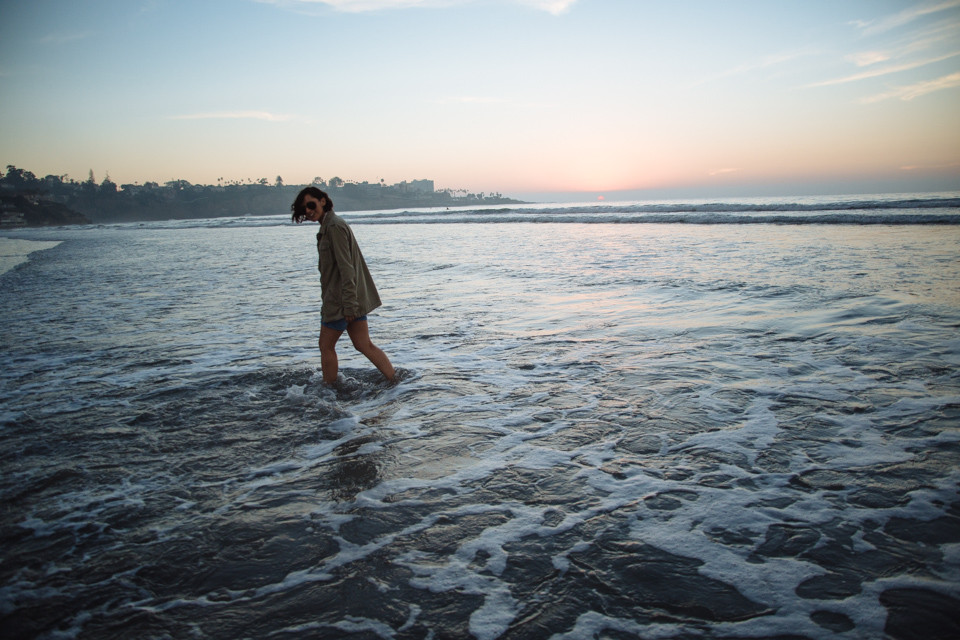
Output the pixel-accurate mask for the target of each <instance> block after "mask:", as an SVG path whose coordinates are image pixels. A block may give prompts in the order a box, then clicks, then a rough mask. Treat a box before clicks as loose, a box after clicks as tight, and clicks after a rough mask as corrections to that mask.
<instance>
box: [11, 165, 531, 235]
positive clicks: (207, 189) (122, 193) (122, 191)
mask: <svg viewBox="0 0 960 640" xmlns="http://www.w3.org/2000/svg"><path fill="white" fill-rule="evenodd" d="M311 184H313V185H314V186H317V187H319V188H320V189H323V190H325V191H326V192H327V193H329V194H330V197H331V199H332V200H333V201H334V202H335V203H336V208H337V211H341V212H342V211H365V210H372V209H386V210H390V209H403V208H420V207H452V206H469V205H498V204H524V202H523V201H521V200H515V199H512V198H508V197H505V196H503V195H502V194H500V193H492V194H488V193H468V192H467V191H465V190H463V189H456V190H454V189H442V190H439V191H437V190H436V189H435V188H434V182H433V180H414V181H411V182H406V181H404V182H401V183H398V184H394V185H387V184H385V183H383V182H379V183H368V182H359V183H358V182H352V181H345V180H342V179H341V178H332V179H330V180H323V179H321V178H314V180H313V182H312V183H311ZM305 186H309V185H287V184H284V183H283V179H282V178H281V177H280V176H277V178H276V179H275V180H274V181H273V182H272V183H271V182H270V181H268V180H267V179H265V178H261V179H260V180H257V181H253V180H247V181H246V182H241V181H235V182H227V183H224V182H222V181H220V184H217V185H194V184H190V183H189V182H187V181H186V180H173V181H170V182H167V183H165V184H163V185H160V184H158V183H156V182H147V183H144V184H142V185H141V184H124V185H117V184H116V183H114V182H113V181H112V180H110V178H109V176H108V177H107V178H105V179H104V180H103V181H102V182H100V183H97V182H96V181H95V179H94V176H93V173H92V172H91V174H90V177H89V179H88V180H85V181H83V182H77V181H74V180H70V179H68V178H67V176H53V175H48V176H45V177H43V178H38V177H37V176H36V175H34V174H33V173H32V172H30V171H26V170H23V169H19V168H17V167H15V166H13V165H8V166H7V171H6V174H5V175H2V176H0V213H2V219H0V226H2V228H5V229H10V228H18V227H42V226H60V225H67V224H101V223H110V222H143V221H156V220H187V219H195V218H219V217H225V216H243V215H255V216H259V215H277V214H282V213H287V212H289V211H290V203H291V202H293V200H294V198H295V197H296V194H297V193H298V192H299V191H300V190H301V189H302V188H304V187H305Z"/></svg>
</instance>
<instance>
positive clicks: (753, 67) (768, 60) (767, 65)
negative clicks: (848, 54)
mask: <svg viewBox="0 0 960 640" xmlns="http://www.w3.org/2000/svg"><path fill="white" fill-rule="evenodd" d="M816 53H817V52H816V51H814V50H813V49H804V50H802V51H788V52H784V53H775V54H771V55H768V56H765V57H763V58H760V59H757V60H753V61H750V62H745V63H744V64H741V65H738V66H736V67H733V68H730V69H727V70H725V71H721V72H720V73H717V74H714V75H712V76H710V77H708V78H704V79H702V80H699V81H697V82H694V83H692V85H691V86H694V87H696V86H699V85H702V84H706V83H708V82H713V81H715V80H723V79H725V78H730V77H734V76H740V75H744V74H747V73H752V72H754V71H763V70H766V69H772V68H775V67H779V66H781V65H784V64H787V63H789V62H793V61H794V60H797V59H799V58H803V57H806V56H811V55H815V54H816Z"/></svg>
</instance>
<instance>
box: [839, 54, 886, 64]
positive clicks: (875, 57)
mask: <svg viewBox="0 0 960 640" xmlns="http://www.w3.org/2000/svg"><path fill="white" fill-rule="evenodd" d="M846 59H847V60H849V61H850V62H852V63H853V64H855V65H857V66H858V67H869V66H870V65H872V64H878V63H880V62H886V61H887V60H889V59H890V55H889V54H886V53H883V52H882V51H861V52H860V53H852V54H850V55H849V56H847V58H846Z"/></svg>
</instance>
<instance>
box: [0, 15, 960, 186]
mask: <svg viewBox="0 0 960 640" xmlns="http://www.w3.org/2000/svg"><path fill="white" fill-rule="evenodd" d="M0 163H2V165H3V166H7V165H15V166H17V167H19V168H21V169H26V170H29V171H32V172H34V173H35V174H37V175H38V176H44V175H48V174H54V175H68V176H69V177H70V178H72V179H75V180H86V179H87V178H88V176H89V172H90V171H93V172H94V176H95V179H96V180H97V181H98V182H99V181H101V180H103V179H104V178H105V177H107V176H108V175H109V177H110V179H111V180H113V181H114V182H116V183H117V184H121V185H122V184H125V183H143V182H147V181H154V182H159V183H164V182H166V181H169V180H187V181H189V182H192V183H194V184H217V183H218V181H219V180H221V179H222V180H224V181H235V180H241V181H246V180H247V179H252V180H258V179H260V178H267V179H268V180H269V181H270V182H271V183H273V181H274V180H275V179H276V177H277V176H280V177H281V178H282V179H283V181H284V182H285V183H286V184H305V183H309V182H310V181H312V180H313V179H314V178H315V177H320V178H322V179H324V180H326V179H329V178H332V177H334V176H336V177H340V178H342V179H344V180H356V181H361V182H362V181H368V182H379V181H381V180H383V181H384V182H386V183H387V184H394V183H398V182H401V181H404V180H416V179H432V180H434V181H435V184H436V187H437V188H438V189H442V188H451V189H466V190H468V191H470V192H474V193H477V192H484V193H502V194H504V195H508V196H513V197H524V198H529V199H535V198H537V197H538V196H543V197H546V196H557V195H558V194H571V193H575V194H579V195H588V196H590V197H591V198H593V197H594V196H596V197H599V195H602V194H630V195H634V196H642V195H644V194H648V195H657V194H683V193H689V194H698V195H704V196H709V195H734V194H735V195H775V194H780V195H791V194H813V193H823V194H831V193H873V192H878V193H879V192H893V191H898V192H906V191H937V190H958V189H960V0H929V1H915V2H906V1H895V0H843V1H838V0H724V1H722V2H721V1H716V0H310V1H307V0H0ZM608 197H610V196H609V195H608Z"/></svg>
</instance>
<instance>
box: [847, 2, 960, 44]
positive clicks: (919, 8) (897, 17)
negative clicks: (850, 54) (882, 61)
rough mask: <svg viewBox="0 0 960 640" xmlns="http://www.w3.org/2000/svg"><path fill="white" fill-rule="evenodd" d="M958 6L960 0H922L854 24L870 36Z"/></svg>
mask: <svg viewBox="0 0 960 640" xmlns="http://www.w3.org/2000/svg"><path fill="white" fill-rule="evenodd" d="M956 7H960V0H941V1H940V2H924V3H919V4H917V5H914V6H912V7H908V8H906V9H904V10H903V11H900V12H898V13H894V14H892V15H889V16H885V17H883V18H878V19H876V20H866V21H864V20H858V21H856V22H854V25H855V26H856V27H858V28H859V29H860V30H861V32H862V33H863V35H866V36H870V35H876V34H878V33H885V32H887V31H890V30H891V29H896V28H898V27H902V26H904V25H906V24H910V23H911V22H913V21H914V20H917V19H918V18H922V17H924V16H928V15H930V14H932V13H939V12H941V11H947V10H948V9H954V8H956Z"/></svg>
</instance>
